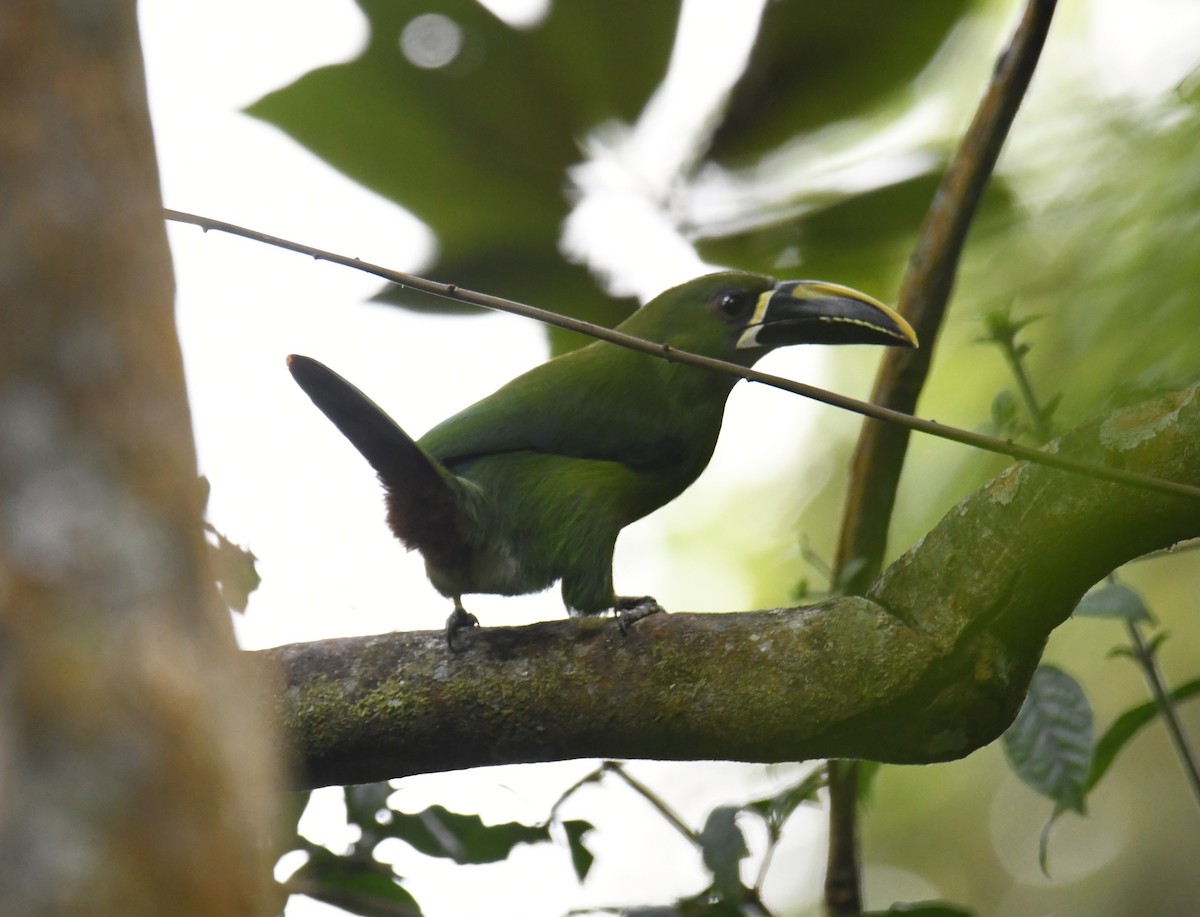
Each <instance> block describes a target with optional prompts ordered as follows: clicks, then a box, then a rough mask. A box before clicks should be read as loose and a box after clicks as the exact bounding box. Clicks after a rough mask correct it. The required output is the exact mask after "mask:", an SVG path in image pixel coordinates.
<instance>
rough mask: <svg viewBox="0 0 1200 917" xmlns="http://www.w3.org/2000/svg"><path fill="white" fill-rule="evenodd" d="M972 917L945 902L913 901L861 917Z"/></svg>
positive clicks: (967, 910)
mask: <svg viewBox="0 0 1200 917" xmlns="http://www.w3.org/2000/svg"><path fill="white" fill-rule="evenodd" d="M899 914H903V915H905V917H974V914H975V912H974V911H972V910H969V909H967V908H965V907H960V906H959V905H957V904H949V903H947V902H945V901H914V902H911V903H897V904H893V905H892V906H891V907H889V908H888V909H887V910H886V911H864V912H863V913H862V915H861V917H894V915H899Z"/></svg>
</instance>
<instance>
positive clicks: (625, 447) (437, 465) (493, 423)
mask: <svg viewBox="0 0 1200 917" xmlns="http://www.w3.org/2000/svg"><path fill="white" fill-rule="evenodd" d="M793 286H794V287H797V289H796V290H794V289H793ZM784 287H785V285H782V284H780V285H777V284H776V283H775V281H774V280H773V279H771V278H769V277H764V276H761V275H756V274H746V273H740V272H725V273H721V274H712V275H708V276H706V277H702V278H698V279H696V280H693V281H690V282H688V283H686V284H683V285H681V286H678V287H674V288H672V289H671V290H668V291H666V292H665V293H663V294H662V295H660V296H659V297H657V298H656V299H654V300H653V301H651V302H650V303H648V304H647V305H646V306H644V307H642V308H641V309H640V310H638V311H637V312H636V313H634V314H633V315H632V316H630V318H628V319H627V320H626V321H625V322H623V323H622V324H621V326H620V328H621V330H622V331H626V332H628V333H629V334H633V335H636V336H638V337H642V338H645V339H647V340H651V341H655V342H660V343H668V344H670V345H671V346H672V347H674V348H676V349H679V350H688V351H692V352H694V353H700V354H704V355H706V356H711V357H717V358H721V359H725V360H730V361H733V362H737V363H740V364H742V365H747V366H748V365H751V364H752V363H754V362H755V361H756V360H757V359H758V358H759V357H760V356H761V355H762V354H763V353H764V352H765V351H766V349H768V348H766V347H762V346H751V344H753V343H754V342H753V341H752V340H751V339H753V338H755V337H756V336H757V335H756V333H747V326H748V324H749V323H751V322H753V321H762V322H764V325H763V327H764V328H765V327H768V324H767V323H769V327H770V328H771V329H772V332H773V334H774V336H775V337H776V338H780V337H781V338H782V340H779V341H778V342H777V343H803V342H804V341H805V340H810V339H816V340H822V341H825V342H834V343H839V342H843V341H844V342H846V343H854V342H866V343H901V344H903V343H909V344H912V343H915V339H913V338H912V333H911V329H907V325H905V324H904V322H903V320H902V319H899V318H898V317H897V316H895V315H894V313H891V312H890V311H889V310H887V309H886V307H884V306H882V305H880V304H878V303H875V302H874V301H873V300H870V299H869V298H868V297H865V296H863V295H862V294H856V293H854V291H848V290H845V289H844V288H837V287H831V286H828V285H819V284H815V285H812V288H811V290H810V291H809V292H811V295H810V296H808V298H805V291H806V290H808V288H806V287H803V285H792V286H787V289H786V290H785V291H784V292H783V293H780V292H779V291H780V290H781V289H783V288H784ZM830 291H833V292H832V293H831V292H830ZM842 294H844V295H842ZM776 300H783V301H782V303H781V304H777V303H776ZM798 304H799V305H803V306H804V308H805V310H807V311H805V312H804V313H803V314H802V315H801V314H800V313H798V312H797V309H796V308H795V307H796V306H797V305H798ZM814 304H815V305H814ZM789 309H790V310H791V311H790V312H789V311H788V310H789ZM772 310H774V311H772ZM847 310H850V311H847ZM775 312H779V313H780V315H784V313H786V316H785V318H786V320H784V319H776V318H772V315H773V314H775ZM764 315H765V317H764ZM797 315H799V316H800V317H799V318H797ZM788 316H790V317H788ZM847 316H849V317H847ZM789 322H790V323H789ZM817 322H823V324H821V325H820V327H818V326H817V324H816V323H817ZM838 322H841V323H842V324H841V325H838V324H836V323H838ZM780 329H783V330H782V331H781V330H780ZM831 336H832V337H831ZM748 340H750V344H747V343H746V342H747V341H748ZM291 365H292V372H293V375H295V376H296V379H297V381H298V382H299V383H300V384H301V386H302V387H303V388H304V389H305V391H306V392H308V394H309V395H310V396H311V397H312V398H313V400H314V402H316V403H317V405H318V407H320V408H321V410H322V411H324V412H325V413H326V414H327V415H328V416H329V417H330V418H331V419H332V420H333V421H334V423H336V424H337V425H338V427H339V429H341V430H342V432H343V433H344V434H345V435H346V436H347V437H348V438H349V439H350V440H351V441H352V442H354V444H355V445H356V446H357V447H358V448H359V451H361V452H362V453H363V454H364V455H365V456H366V457H367V458H368V460H369V461H370V462H371V464H372V466H373V467H374V468H375V469H376V471H377V472H378V473H379V475H380V478H381V480H382V481H383V483H384V486H385V488H386V490H387V493H388V504H389V523H390V524H391V527H392V529H393V531H394V532H395V534H396V535H397V537H399V538H400V539H401V540H402V541H403V542H404V543H405V544H406V545H407V546H408V547H410V548H417V549H419V550H421V551H422V553H423V554H424V556H425V559H426V568H427V571H428V573H429V577H430V580H431V581H432V582H433V584H434V586H435V587H436V588H437V589H438V590H439V591H440V592H442V593H443V594H445V595H447V596H451V597H454V598H455V600H456V601H457V600H458V597H459V596H461V595H463V594H464V593H472V592H493V593H501V594H510V595H511V594H520V593H526V592H533V591H537V590H540V589H543V588H545V587H547V586H549V585H551V584H552V583H553V582H555V581H556V580H560V579H561V580H562V593H563V599H564V602H565V604H566V605H567V607H568V608H569V609H571V610H572V611H574V612H578V613H583V614H591V613H595V612H599V611H603V610H605V609H608V608H611V607H613V606H614V603H615V602H616V601H617V596H616V595H615V593H614V591H613V585H612V555H613V548H614V546H615V543H616V538H617V535H618V533H619V532H620V530H621V529H622V528H624V527H625V526H626V525H628V524H629V523H631V522H633V521H634V520H636V519H639V518H641V517H642V516H645V515H647V514H648V513H651V512H653V511H654V510H655V509H657V508H658V507H660V506H662V505H663V504H665V503H667V502H669V501H670V500H672V499H674V498H675V497H676V496H678V495H679V494H680V493H681V492H682V491H683V490H684V489H686V488H687V487H688V486H689V485H690V484H691V483H692V482H693V481H694V480H695V479H696V478H697V477H698V476H699V474H700V472H702V471H703V470H704V468H705V466H706V465H707V464H708V461H709V458H710V457H711V455H712V451H713V448H714V446H715V444H716V441H717V436H718V434H719V433H720V429H721V421H722V417H723V414H724V409H725V400H726V398H727V396H728V394H729V392H730V390H731V389H732V387H733V384H734V383H735V381H736V380H735V379H734V378H733V377H732V376H728V375H724V374H718V373H713V372H709V371H707V370H704V369H701V368H697V367H693V366H685V365H682V364H678V363H670V362H667V361H664V360H660V359H656V358H654V357H651V356H648V355H646V354H641V353H637V352H635V351H632V350H629V349H627V348H623V347H620V346H618V345H615V344H610V343H607V342H601V341H598V342H594V343H592V344H590V345H588V346H587V347H584V348H582V349H580V350H577V351H573V352H571V353H569V354H566V355H564V356H561V357H558V358H557V359H554V360H551V361H549V362H548V363H545V364H543V365H541V366H538V367H535V368H534V369H532V370H530V371H529V372H527V373H525V374H524V375H521V376H518V377H517V378H516V379H513V380H512V381H511V382H509V383H508V384H506V385H504V386H502V387H501V388H499V389H498V390H497V391H496V392H494V393H493V394H491V395H489V396H487V397H486V398H484V399H482V400H480V401H478V402H476V403H475V404H473V405H471V406H470V407H468V408H466V409H465V410H463V411H461V412H459V413H458V414H455V415H454V416H452V417H450V418H448V419H447V420H445V421H443V422H442V423H440V424H438V425H437V426H436V427H434V428H433V429H432V430H430V431H429V432H428V433H427V434H426V435H425V436H423V437H421V439H420V440H418V441H417V442H416V443H415V444H414V443H413V441H412V440H411V439H410V438H409V437H408V436H407V434H405V433H404V432H403V431H402V430H401V429H400V428H399V427H398V426H396V425H395V424H394V423H393V422H392V421H391V420H390V418H388V417H387V416H386V415H385V414H383V412H382V411H380V410H379V409H378V408H377V407H376V406H375V405H374V404H373V403H372V402H371V401H370V400H369V399H368V398H366V396H365V395H363V394H362V393H361V392H359V391H358V390H357V389H355V388H354V387H353V386H351V385H350V384H349V383H347V382H345V380H343V379H341V377H340V376H337V375H336V374H335V373H333V372H332V371H330V370H328V369H326V368H325V367H323V366H321V365H320V364H319V363H316V362H315V361H312V360H309V359H308V358H304V357H293V358H292V364H291Z"/></svg>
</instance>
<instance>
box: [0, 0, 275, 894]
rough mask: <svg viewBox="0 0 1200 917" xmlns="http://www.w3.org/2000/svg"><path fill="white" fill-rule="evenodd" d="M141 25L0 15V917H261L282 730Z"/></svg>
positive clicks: (122, 13) (16, 12)
mask: <svg viewBox="0 0 1200 917" xmlns="http://www.w3.org/2000/svg"><path fill="white" fill-rule="evenodd" d="M135 13H136V5H135V3H133V2H132V0H126V2H117V3H112V2H109V3H95V2H92V0H60V2H56V3H49V2H44V0H5V2H4V3H3V4H2V5H0V125H2V128H0V431H2V432H0V900H3V902H4V904H3V910H4V912H5V913H9V914H52V913H71V914H82V913H87V914H122V915H129V914H155V915H158V914H221V915H229V914H261V913H268V912H269V910H270V907H271V902H270V901H269V900H268V898H267V897H266V895H267V885H266V883H267V881H268V879H269V877H270V860H269V854H270V845H269V838H268V837H266V836H265V834H266V832H269V830H270V828H271V826H272V822H271V816H272V802H271V799H272V794H271V793H270V792H269V788H270V781H271V779H272V778H273V771H274V765H273V762H272V761H271V757H270V753H269V751H268V750H267V741H268V737H269V735H270V732H269V730H267V729H266V728H265V727H266V724H265V723H264V722H263V721H262V720H263V717H262V715H261V713H260V705H258V704H255V703H248V702H247V699H248V695H251V694H252V693H253V692H255V691H257V690H258V687H257V686H256V685H254V684H252V682H251V681H250V677H249V675H248V674H247V673H246V672H245V671H243V666H242V663H241V661H240V660H239V659H238V658H237V654H236V652H235V646H234V642H233V639H232V635H231V633H230V628H229V626H228V621H227V618H226V614H225V612H224V610H223V609H222V607H221V606H220V604H219V603H218V602H217V601H216V599H215V594H214V592H213V589H212V586H211V584H210V582H209V576H208V572H207V570H206V559H205V555H206V548H205V543H204V539H203V534H202V530H201V517H202V511H203V493H202V489H201V487H200V484H199V481H198V479H197V477H196V465H195V455H194V452H193V445H192V439H191V428H190V418H189V414H188V407H187V401H186V397H185V391H184V383H183V373H182V365H181V361H180V354H179V348H178V343H177V340H176V337H175V327H174V316H173V293H174V290H173V281H172V276H171V268H170V261H169V255H168V251H167V246H166V237H165V233H164V230H163V221H162V214H161V207H162V203H161V200H160V198H159V189H158V173H157V169H156V165H155V160H154V149H153V142H152V137H151V131H150V123H149V115H148V112H147V106H146V93H145V85H144V76H143V70H142V58H141V50H140V46H139V43H138V37H137V23H136V16H135ZM202 77H203V75H202V74H199V75H198V78H202Z"/></svg>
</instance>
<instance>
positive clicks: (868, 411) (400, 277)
mask: <svg viewBox="0 0 1200 917" xmlns="http://www.w3.org/2000/svg"><path fill="white" fill-rule="evenodd" d="M165 213H166V216H167V219H169V220H173V221H175V222H178V223H192V224H194V225H196V226H199V227H201V228H202V229H204V230H205V231H208V230H217V231H220V232H227V233H230V234H232V235H235V236H242V237H243V238H246V239H253V240H255V241H257V242H263V243H265V244H267V245H273V246H275V247H277V248H283V249H286V250H288V251H293V252H297V253H299V254H302V255H307V256H308V257H310V258H313V259H314V260H317V261H328V262H330V263H331V264H340V265H343V266H345V267H351V268H354V269H355V270H359V271H363V272H365V273H368V274H373V275H375V276H376V277H381V278H383V279H384V280H389V281H391V282H392V283H396V284H400V285H401V286H406V287H410V288H411V289H414V290H418V291H420V292H422V293H428V294H430V295H432V296H440V297H442V298H444V299H452V300H454V301H456V302H463V303H469V304H471V305H475V306H482V307H483V308H486V309H494V310H496V311H499V312H510V313H512V314H514V315H520V316H523V317H525V318H531V319H534V320H535V321H539V322H543V323H545V324H547V325H554V326H555V327H558V328H566V329H567V330H569V331H577V332H579V333H580V334H585V335H587V336H589V337H593V338H598V339H600V340H603V341H608V342H609V343H612V344H617V345H618V346H621V347H627V348H629V349H630V350H636V351H638V352H640V353H645V354H649V355H650V356H655V357H658V358H660V359H663V360H667V361H668V362H672V363H684V364H687V365H689V366H701V367H704V368H705V369H710V370H713V371H714V372H721V373H726V374H728V375H732V376H737V377H738V378H740V379H746V380H747V381H749V382H757V383H760V384H761V385H767V386H770V387H772V388H777V389H781V390H782V391H785V392H791V393H792V394H793V395H800V396H802V397H804V398H810V399H812V400H813V401H820V402H822V403H823V404H828V405H831V406H832V407H836V408H841V409H842V410H846V411H852V412H854V413H856V414H862V415H864V416H866V417H871V418H874V419H876V420H881V421H885V422H887V423H890V424H899V425H901V426H903V427H906V428H908V429H912V430H916V431H918V432H921V433H927V434H929V435H930V436H936V437H939V438H940V439H948V440H951V441H952V442H957V443H962V444H963V445H967V446H973V447H975V448H977V449H982V450H984V451H986V452H994V453H996V454H999V455H1007V456H1008V457H1010V458H1014V459H1019V460H1023V461H1028V462H1032V463H1034V464H1037V465H1048V466H1050V467H1051V468H1057V469H1059V470H1062V471H1069V472H1074V473H1076V474H1082V475H1086V476H1089V477H1094V478H1099V479H1101V480H1104V481H1111V482H1113V483H1115V484H1125V485H1127V486H1129V487H1138V488H1141V489H1143V490H1151V491H1154V492H1156V493H1162V494H1167V495H1170V496H1185V497H1192V498H1197V499H1200V487H1196V486H1193V485H1191V484H1184V483H1181V482H1178V481H1165V480H1162V479H1160V478H1155V477H1151V476H1150V475H1144V474H1137V473H1136V472H1131V471H1123V470H1121V469H1118V468H1109V467H1107V466H1104V465H1097V464H1094V463H1092V462H1084V461H1080V460H1078V459H1073V458H1069V457H1068V456H1065V455H1057V454H1053V453H1049V452H1042V451H1040V450H1038V449H1033V448H1031V447H1029V446H1022V445H1020V444H1018V443H1014V442H1011V441H1009V440H1002V439H997V438H996V437H994V436H987V435H985V434H983V433H975V432H973V431H971V430H963V429H960V428H958V427H952V426H949V425H948V424H941V423H938V422H937V421H936V420H926V419H924V418H922V417H913V416H912V415H911V414H905V413H903V412H901V411H896V410H892V409H890V408H885V407H880V406H879V405H876V404H871V403H869V402H866V401H859V400H858V399H856V398H850V397H848V396H846V395H840V394H838V393H837V392H830V391H827V390H826V389H822V388H817V387H816V386H814V385H806V384H805V383H803V382H795V381H793V380H791V379H785V378H783V377H782V376H774V375H771V374H770V373H764V372H759V371H758V370H756V369H747V368H746V367H744V366H738V365H737V364H736V363H728V362H726V361H724V360H717V359H714V358H713V357H706V356H702V355H701V354H696V353H690V352H688V351H686V350H678V349H676V348H674V347H672V346H671V345H670V344H662V343H658V342H655V341H647V340H644V339H642V338H639V337H635V336H633V335H632V334H626V333H624V332H622V331H617V330H616V329H614V328H605V327H604V326H603V325H596V324H593V323H592V322H585V321H583V320H582V319H578V318H572V317H571V316H569V315H559V314H558V313H556V312H550V311H548V310H546V309H539V308H537V307H536V306H530V305H526V304H525V303H520V302H515V301H513V300H511V299H503V298H501V297H499V296H490V295H488V294H486V293H478V292H475V291H473V290H466V289H463V288H462V287H459V286H457V285H456V284H452V283H438V282H437V281H434V280H429V279H427V278H425V277H418V276H417V275H415V274H407V273H404V272H402V271H394V270H392V269H390V268H386V267H383V266H381V265H378V264H371V263H370V262H367V261H361V260H359V259H358V258H351V257H348V256H346V255H339V254H337V253H335V252H330V251H325V250H323V249H319V248H314V247H312V246H309V245H303V244H301V243H299V242H292V241H290V240H288V239H282V238H279V237H278V236H272V235H269V234H267V233H264V232H258V231H257V230H253V229H248V228H246V227H244V226H238V225H236V224H234V223H226V222H224V221H222V220H214V219H210V218H208V217H202V216H197V215H195V214H190V213H183V212H181V211H178V210H169V209H168V210H166V211H165Z"/></svg>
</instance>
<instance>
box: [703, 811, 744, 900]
mask: <svg viewBox="0 0 1200 917" xmlns="http://www.w3.org/2000/svg"><path fill="white" fill-rule="evenodd" d="M740 811H741V810H740V808H739V807H738V806H718V807H717V808H715V809H713V810H712V811H711V812H709V813H708V818H707V819H706V820H705V822H704V828H703V829H702V830H701V832H700V835H699V838H698V840H699V841H700V849H701V851H702V852H703V855H704V865H705V867H706V868H707V869H708V871H709V872H711V873H712V877H713V888H714V890H715V891H716V893H717V895H718V897H720V898H721V900H723V901H741V900H742V897H743V894H742V888H743V886H742V878H741V872H740V865H741V862H742V860H743V859H745V858H746V857H747V856H748V855H749V854H750V850H749V849H748V848H747V847H746V838H745V837H744V836H743V835H742V829H741V828H739V827H738V824H737V816H738V812H740Z"/></svg>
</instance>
